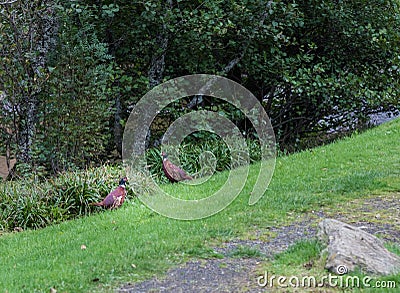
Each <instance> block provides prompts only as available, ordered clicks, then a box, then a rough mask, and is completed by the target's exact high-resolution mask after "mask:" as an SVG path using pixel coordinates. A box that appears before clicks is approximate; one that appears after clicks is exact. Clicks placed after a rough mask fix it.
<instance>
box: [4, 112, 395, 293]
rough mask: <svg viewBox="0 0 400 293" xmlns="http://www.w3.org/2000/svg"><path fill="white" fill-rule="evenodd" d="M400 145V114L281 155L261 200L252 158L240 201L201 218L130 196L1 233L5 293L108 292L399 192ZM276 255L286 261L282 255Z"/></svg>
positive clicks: (193, 192) (179, 189) (196, 193)
mask: <svg viewBox="0 0 400 293" xmlns="http://www.w3.org/2000/svg"><path fill="white" fill-rule="evenodd" d="M399 142H400V120H399V119H397V120H395V121H392V122H390V123H388V124H384V125H382V126H380V127H377V128H374V129H371V130H369V131H367V132H365V133H362V134H359V135H353V136H352V137H350V138H347V139H344V140H341V141H338V142H336V143H333V144H330V145H327V146H323V147H319V148H316V149H313V150H308V151H304V152H301V153H297V154H294V155H290V156H284V157H280V158H278V159H277V164H276V169H275V173H274V176H273V178H272V181H271V184H270V186H269V189H268V190H267V192H266V193H265V195H264V196H263V197H262V198H261V200H260V201H259V202H258V203H257V204H255V205H253V206H249V205H248V204H247V202H248V199H249V194H250V192H251V190H252V184H253V183H254V182H255V180H256V178H255V177H256V175H257V164H255V165H253V166H251V168H250V176H249V179H248V181H247V183H246V185H245V187H244V189H243V190H242V192H241V193H240V194H239V196H238V197H237V198H236V200H235V201H234V202H233V203H232V204H231V205H230V206H229V207H228V208H226V209H225V210H223V211H222V212H220V213H218V214H216V215H214V216H211V217H208V218H205V219H201V220H195V221H179V220H173V219H169V218H165V217H163V216H160V215H158V214H156V213H154V212H153V211H151V210H149V209H148V208H147V207H145V206H144V205H142V204H141V202H140V201H139V200H138V199H137V198H135V199H133V198H130V200H129V201H128V202H126V204H124V206H123V207H122V208H121V209H119V210H116V211H105V212H102V213H98V214H94V215H91V216H88V217H84V218H81V219H77V220H73V221H68V222H64V223H61V224H58V225H53V226H50V227H47V228H44V229H40V230H29V231H24V232H22V233H9V234H3V235H2V236H0V264H1V272H0V290H1V291H0V292H49V290H50V288H51V287H53V288H55V289H57V291H58V292H93V291H108V290H110V291H111V290H112V288H115V287H116V286H118V285H121V284H123V283H124V282H134V281H138V280H143V279H146V278H149V277H151V276H153V275H154V274H159V273H162V272H164V271H165V270H166V269H168V268H169V267H171V266H174V265H176V264H179V263H181V262H184V261H186V260H187V259H188V258H191V257H216V255H214V253H213V250H212V249H211V247H212V246H213V245H217V244H218V243H220V242H222V241H224V240H228V239H231V238H234V237H239V238H246V237H254V235H253V234H252V231H255V230H257V229H265V228H266V227H268V226H276V225H282V224H286V223H290V222H291V221H292V220H293V219H294V218H295V217H296V216H297V215H299V214H302V213H304V212H307V211H311V210H315V209H318V208H320V207H325V208H330V207H332V208H334V207H335V205H337V204H339V203H343V202H345V201H350V200H353V199H357V198H363V197H366V196H369V195H370V194H385V193H388V192H398V191H400V143H399ZM225 179H226V174H224V173H222V174H217V175H216V176H215V177H214V178H213V180H211V181H210V182H208V183H207V184H205V185H204V186H202V187H199V188H198V189H196V188H193V187H188V186H182V185H180V184H175V185H168V186H165V190H167V191H168V192H170V193H173V194H177V195H182V194H185V193H188V192H189V193H190V197H191V198H197V197H199V198H201V197H202V196H203V195H204V193H205V192H208V191H207V190H209V189H210V188H212V187H213V186H220V185H221V183H222V182H223V181H224V180H225ZM131 180H134V178H131ZM306 246H307V245H306ZM305 249H307V250H310V249H311V252H310V253H311V254H312V253H315V250H316V249H317V248H315V244H309V245H308V248H305ZM300 251H301V249H300ZM290 253H292V254H293V251H291V252H290ZM299 254H301V253H297V254H296V253H294V256H292V257H294V258H295V257H296V255H299ZM301 261H303V260H301ZM280 262H281V264H282V265H290V262H289V263H286V262H287V258H285V257H281V260H280ZM277 265H279V262H278V263H277Z"/></svg>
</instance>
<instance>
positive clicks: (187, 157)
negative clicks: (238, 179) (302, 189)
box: [146, 132, 261, 183]
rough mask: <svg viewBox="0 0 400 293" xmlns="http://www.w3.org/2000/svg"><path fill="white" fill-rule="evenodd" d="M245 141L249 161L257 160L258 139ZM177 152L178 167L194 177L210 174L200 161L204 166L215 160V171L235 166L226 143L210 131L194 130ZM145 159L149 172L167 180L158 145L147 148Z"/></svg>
mask: <svg viewBox="0 0 400 293" xmlns="http://www.w3.org/2000/svg"><path fill="white" fill-rule="evenodd" d="M246 142H247V146H248V150H249V157H250V163H254V162H256V161H259V160H260V159H261V150H260V146H259V143H258V141H256V140H250V139H249V140H246ZM179 153H180V156H179V163H180V164H179V165H180V167H181V168H183V169H184V170H185V171H186V172H188V173H189V174H191V175H194V176H195V177H203V176H206V175H211V174H212V173H211V171H212V170H211V169H210V170H208V169H204V168H203V169H202V165H201V163H204V164H205V166H206V167H207V166H208V167H211V166H212V165H213V164H212V162H213V161H215V171H217V172H221V171H225V170H230V169H231V168H232V167H233V168H235V167H237V166H231V152H230V150H229V148H228V146H227V145H226V143H225V142H224V141H223V140H222V139H220V138H218V137H217V136H216V135H212V134H211V135H210V133H207V132H196V133H193V134H192V135H191V136H190V137H187V138H186V139H185V140H184V142H183V143H182V144H181V145H180V147H179ZM205 153H208V154H206V155H209V154H210V153H212V154H213V156H214V159H213V158H211V157H208V156H206V157H204V155H205ZM146 159H147V164H148V166H149V169H150V172H151V174H153V175H154V176H155V178H157V180H158V181H160V182H164V183H166V182H168V181H167V179H166V178H165V176H164V174H163V171H162V158H161V149H160V147H154V148H150V149H149V150H147V152H146ZM202 159H203V160H202ZM207 159H208V162H205V161H204V160H207ZM210 160H211V161H210ZM245 162H246V161H245V160H244V159H243V160H242V161H240V160H239V162H237V163H238V164H239V165H241V164H245ZM210 173H211V174H210Z"/></svg>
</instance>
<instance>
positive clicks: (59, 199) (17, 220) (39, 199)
mask: <svg viewBox="0 0 400 293" xmlns="http://www.w3.org/2000/svg"><path fill="white" fill-rule="evenodd" d="M122 175H123V174H122V170H121V168H116V167H102V168H90V169H87V170H86V171H79V172H78V171H77V172H68V173H64V174H61V175H59V176H58V177H55V178H53V179H51V180H48V181H45V182H37V181H33V180H31V179H25V180H21V181H18V182H16V181H11V182H5V183H3V184H0V230H3V231H4V230H6V231H7V230H12V229H13V228H14V227H22V228H24V229H27V228H34V229H37V228H43V227H45V226H48V225H50V224H56V223H60V222H62V221H66V220H70V219H75V218H77V217H81V216H84V215H89V214H91V213H93V212H94V211H96V210H98V208H95V207H91V206H89V203H91V202H97V201H100V200H101V199H102V198H104V197H105V196H106V195H107V194H108V193H109V192H110V191H111V190H112V189H114V188H115V187H116V186H117V184H118V178H120V177H121V176H122Z"/></svg>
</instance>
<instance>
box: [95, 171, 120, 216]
mask: <svg viewBox="0 0 400 293" xmlns="http://www.w3.org/2000/svg"><path fill="white" fill-rule="evenodd" d="M127 181H128V178H127V177H124V178H122V179H121V180H120V181H119V186H118V187H117V188H116V189H114V190H113V191H111V192H110V193H109V194H108V195H107V196H106V197H105V198H104V199H103V200H102V201H101V202H94V203H91V205H94V206H98V207H104V208H108V209H111V210H112V209H116V208H119V207H120V206H121V205H122V204H123V203H124V200H125V196H126V186H125V184H126V182H127Z"/></svg>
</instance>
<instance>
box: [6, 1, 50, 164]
mask: <svg viewBox="0 0 400 293" xmlns="http://www.w3.org/2000/svg"><path fill="white" fill-rule="evenodd" d="M51 3H52V2H51V1H37V0H34V1H9V2H5V3H1V5H0V86H1V87H2V90H3V92H4V96H5V98H4V99H3V102H4V104H3V113H4V114H5V115H6V116H12V117H9V119H8V122H10V121H11V122H12V123H11V124H9V125H8V128H11V130H12V133H13V135H14V139H15V141H16V144H17V146H18V147H17V149H16V152H17V154H16V155H17V159H18V161H19V162H20V163H23V164H26V165H31V164H32V145H33V140H34V135H35V129H36V122H37V119H38V105H39V103H40V94H41V93H42V90H43V84H44V83H45V82H46V79H47V77H48V72H47V67H46V56H47V54H48V52H49V51H50V50H51V48H52V46H53V45H54V33H55V31H56V30H57V26H56V25H55V23H54V10H53V8H52V6H51Z"/></svg>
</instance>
